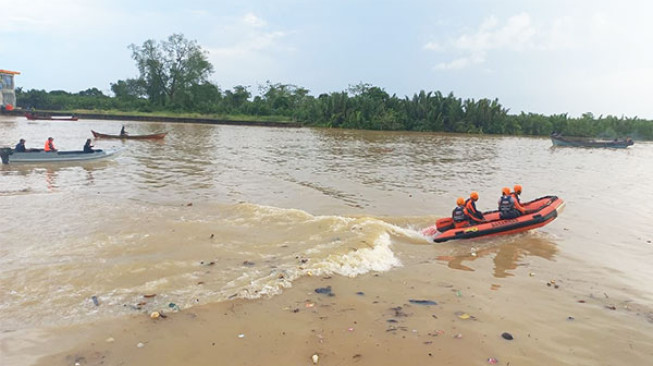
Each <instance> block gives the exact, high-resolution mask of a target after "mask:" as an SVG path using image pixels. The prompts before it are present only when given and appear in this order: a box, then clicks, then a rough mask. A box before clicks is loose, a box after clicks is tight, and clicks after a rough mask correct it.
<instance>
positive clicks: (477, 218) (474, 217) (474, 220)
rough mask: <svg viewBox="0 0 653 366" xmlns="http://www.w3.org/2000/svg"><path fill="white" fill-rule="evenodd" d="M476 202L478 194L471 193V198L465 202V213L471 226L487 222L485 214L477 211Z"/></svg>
mask: <svg viewBox="0 0 653 366" xmlns="http://www.w3.org/2000/svg"><path fill="white" fill-rule="evenodd" d="M476 201H478V192H472V193H470V194H469V198H468V199H467V201H465V208H464V212H465V215H467V216H468V217H469V223H470V224H471V225H474V224H478V223H481V222H483V221H485V217H483V213H482V212H480V211H479V210H477V209H476Z"/></svg>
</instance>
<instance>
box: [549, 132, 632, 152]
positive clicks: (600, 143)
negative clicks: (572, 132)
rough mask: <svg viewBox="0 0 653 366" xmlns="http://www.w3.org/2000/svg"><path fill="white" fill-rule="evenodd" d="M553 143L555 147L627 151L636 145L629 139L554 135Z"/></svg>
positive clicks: (552, 137)
mask: <svg viewBox="0 0 653 366" xmlns="http://www.w3.org/2000/svg"><path fill="white" fill-rule="evenodd" d="M551 141H552V142H553V146H566V147H603V148H613V149H625V148H627V147H628V146H631V145H633V144H634V142H633V140H631V139H630V138H627V139H625V140H617V139H615V140H593V139H587V138H581V137H574V138H570V137H562V136H561V135H556V134H552V135H551Z"/></svg>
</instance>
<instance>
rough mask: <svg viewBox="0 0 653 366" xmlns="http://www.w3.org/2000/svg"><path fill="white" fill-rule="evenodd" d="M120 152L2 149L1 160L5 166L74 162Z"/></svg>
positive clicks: (100, 157)
mask: <svg viewBox="0 0 653 366" xmlns="http://www.w3.org/2000/svg"><path fill="white" fill-rule="evenodd" d="M118 151H119V150H99V149H98V150H95V151H93V152H88V153H87V152H83V151H81V150H72V151H54V152H45V151H43V150H40V149H39V150H36V151H27V152H16V151H14V150H13V149H11V148H2V149H0V158H2V163H3V164H16V163H47V162H74V161H87V160H97V159H104V158H107V157H109V156H112V155H114V154H115V153H117V152H118Z"/></svg>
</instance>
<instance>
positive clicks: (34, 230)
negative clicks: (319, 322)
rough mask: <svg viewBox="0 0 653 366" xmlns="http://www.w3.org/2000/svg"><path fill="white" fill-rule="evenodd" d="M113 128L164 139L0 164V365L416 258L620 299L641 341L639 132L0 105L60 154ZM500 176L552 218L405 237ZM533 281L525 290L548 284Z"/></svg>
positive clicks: (411, 263) (643, 270) (33, 141)
mask: <svg viewBox="0 0 653 366" xmlns="http://www.w3.org/2000/svg"><path fill="white" fill-rule="evenodd" d="M122 124H124V125H125V127H126V129H127V131H128V132H130V133H131V134H147V133H155V132H160V131H167V132H168V135H167V137H166V138H165V139H164V140H162V141H136V140H125V141H120V140H111V139H98V140H94V145H95V148H103V149H109V148H120V149H121V152H120V153H119V154H118V155H117V156H115V157H112V158H109V159H107V160H103V161H94V162H87V163H81V164H80V163H77V164H70V163H62V164H31V165H12V164H9V165H3V166H2V167H1V168H0V182H1V183H0V207H1V209H2V213H3V214H2V218H0V242H1V243H2V244H1V247H0V281H1V285H0V294H1V296H2V303H1V304H0V322H1V328H2V329H1V330H2V332H3V336H2V348H3V354H4V355H5V356H1V357H6V359H5V360H6V361H11V363H12V364H14V362H18V363H19V364H20V363H24V364H31V363H32V362H35V359H36V356H42V355H40V354H38V352H36V351H29V352H26V351H25V349H24V348H22V347H23V346H22V345H21V344H22V343H20V342H18V341H17V340H16V338H20V337H21V336H20V335H21V334H29V332H32V331H35V330H44V329H48V330H50V331H52V330H53V329H54V331H55V332H56V330H57V329H59V328H61V329H64V328H66V327H70V326H78V325H85V324H93V323H97V322H101V321H104V320H111V319H124V318H125V317H129V316H133V315H134V314H138V313H142V312H147V313H149V312H151V311H153V310H156V309H162V308H165V309H168V307H169V308H170V309H174V310H177V309H192V308H195V307H198V306H204V305H210V304H216V303H227V302H229V301H234V299H259V298H261V299H265V298H270V296H271V295H274V296H272V297H276V296H280V294H283V293H284V291H287V290H288V289H290V288H292V286H293V284H294V283H296V282H297V281H299V280H300V279H302V278H307V277H311V276H342V277H344V278H350V279H351V278H353V279H354V281H356V278H359V279H360V283H362V282H363V281H364V280H363V278H367V277H365V276H370V275H372V274H384V275H386V276H390V278H392V276H393V273H397V275H395V276H397V277H396V278H399V277H401V278H403V279H404V281H411V280H414V281H419V280H420V279H423V278H424V274H425V271H424V269H420V268H421V266H423V265H424V263H425V260H426V261H427V262H428V263H429V265H430V266H431V267H430V268H431V269H430V270H429V271H432V270H433V268H436V269H437V271H439V272H440V273H442V274H441V276H442V278H449V279H452V278H453V279H456V280H460V281H463V282H465V281H467V280H469V281H470V282H471V281H472V279H473V281H478V277H475V276H481V278H482V279H481V281H484V282H485V284H486V285H487V286H486V287H490V286H494V287H493V288H492V290H495V291H496V290H497V289H498V287H497V286H499V287H500V286H503V288H510V284H511V281H513V282H512V283H513V284H514V285H516V284H517V283H519V282H518V281H527V280H528V279H529V276H530V277H536V276H540V274H541V273H546V276H547V277H546V280H547V281H548V280H550V279H552V278H556V279H557V281H558V284H560V283H564V285H563V287H564V290H565V291H568V295H569V298H574V299H575V298H580V297H582V296H589V297H590V298H595V297H597V296H598V297H603V299H602V300H601V301H602V302H601V303H600V305H602V306H607V307H608V308H610V307H612V306H613V304H617V305H618V306H617V307H619V306H623V305H624V304H627V305H628V306H631V307H637V309H639V310H638V311H637V312H636V314H633V312H632V311H631V312H627V313H626V314H624V315H623V316H624V317H631V318H633V319H635V320H633V323H634V324H638V323H639V324H641V327H642V328H641V329H639V330H638V331H641V332H644V333H647V334H649V335H651V334H653V332H652V331H651V329H652V324H653V315H651V314H653V313H651V309H653V266H651V261H652V260H653V243H652V240H653V230H652V229H651V220H652V219H653V208H652V207H651V205H650V203H649V202H648V201H649V200H648V199H647V198H648V197H651V193H650V182H651V180H653V168H652V166H651V162H652V161H653V144H651V143H648V142H640V141H636V143H635V145H634V146H632V147H630V148H628V149H621V150H612V149H582V148H553V147H552V146H551V141H550V140H549V139H547V138H539V137H502V136H476V135H445V134H437V133H412V132H372V131H352V130H338V129H320V128H269V127H247V126H226V125H200V124H183V123H182V124H174V123H149V122H137V123H136V122H129V121H124V122H119V121H118V122H116V121H99V120H80V121H76V122H69V121H65V122H64V121H27V120H25V119H24V118H22V117H7V116H0V146H13V145H14V144H15V143H16V142H17V141H18V139H20V138H25V139H26V140H27V144H26V145H27V146H28V147H42V145H43V143H44V141H45V140H46V139H47V137H48V136H52V137H54V138H55V140H54V142H55V145H56V146H57V148H58V149H60V150H76V149H81V147H82V146H83V144H84V142H85V140H86V139H87V138H90V137H92V136H91V132H90V130H91V129H93V130H95V131H98V132H102V133H117V132H118V131H120V127H121V125H122ZM517 183H519V184H521V185H522V186H523V187H524V191H523V194H522V200H530V199H534V198H537V197H540V196H545V195H557V196H559V197H561V198H562V199H563V200H564V201H565V203H566V205H565V210H564V211H563V213H562V214H561V215H560V216H559V217H558V218H557V219H556V220H555V221H553V222H552V223H550V224H549V225H547V226H545V227H543V228H540V229H538V230H535V231H532V232H527V233H522V234H517V235H511V236H505V237H496V238H493V239H480V240H473V241H461V242H447V243H443V244H433V243H430V242H429V241H428V239H427V238H425V237H423V236H422V235H421V234H420V231H421V229H422V228H424V227H427V226H429V225H431V224H432V223H433V221H434V220H435V219H437V218H439V217H445V216H448V215H450V213H451V210H452V209H453V207H454V206H455V201H456V198H457V197H458V196H463V197H467V196H468V195H469V192H470V191H472V190H475V191H478V192H479V195H480V200H479V201H478V202H477V206H478V207H479V208H480V209H482V210H494V209H496V205H497V200H498V198H499V196H500V194H501V188H502V187H504V186H509V187H512V185H513V184H517ZM411 268H413V269H414V271H413V270H411ZM398 273H402V274H401V275H398ZM466 278H467V280H466ZM537 279H538V280H540V281H544V280H545V278H543V277H537ZM390 282H391V281H390ZM390 282H388V283H385V284H378V285H376V286H379V289H380V288H381V287H384V286H392V285H389V283H390ZM543 283H546V286H545V285H542V286H540V287H537V288H531V289H529V290H524V291H525V296H528V294H537V293H541V292H543V291H548V290H550V288H548V287H550V285H551V284H552V282H546V281H545V282H542V283H541V284H543ZM497 284H499V285H497ZM371 286H373V285H371ZM504 291H505V292H509V290H504ZM496 292H497V293H501V290H499V291H496ZM144 294H151V295H154V294H157V295H156V296H152V297H148V298H147V300H146V301H143V295H144ZM606 299H613V301H607V302H606ZM262 301H265V300H262ZM622 320H623V319H622ZM617 323H618V321H617ZM610 324H611V323H610ZM599 328H600V327H599ZM635 328H637V326H635ZM597 329H598V328H597ZM595 330H596V329H594V330H593V329H591V328H589V329H586V330H585V331H586V332H587V333H591V332H593V331H595ZM14 337H15V338H14ZM24 339H31V338H30V336H24ZM55 348H57V347H55ZM30 352H31V353H32V356H34V357H29V356H30V354H29V353H30ZM642 352H643V353H641V354H637V353H636V352H635V356H634V357H636V358H635V359H634V361H637V360H638V358H637V357H640V355H649V354H650V353H646V352H647V351H646V350H644V351H642ZM649 352H653V351H651V350H649ZM26 353H27V355H26ZM590 359H591V358H590ZM3 364H4V363H3ZM588 364H592V363H591V362H590V363H588ZM606 364H607V363H606Z"/></svg>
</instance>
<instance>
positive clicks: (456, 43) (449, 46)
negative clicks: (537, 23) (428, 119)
mask: <svg viewBox="0 0 653 366" xmlns="http://www.w3.org/2000/svg"><path fill="white" fill-rule="evenodd" d="M536 34H537V31H536V29H535V27H534V26H533V24H532V21H531V17H530V15H528V14H526V13H521V14H517V15H514V16H512V17H510V18H508V20H507V21H506V22H505V23H504V24H502V23H501V22H500V21H499V19H497V18H496V17H494V16H491V17H488V18H486V19H485V20H484V21H483V22H482V23H481V24H480V25H479V26H478V29H477V30H476V31H475V32H472V33H469V34H462V35H459V36H458V37H456V38H454V39H449V40H446V41H445V42H444V46H441V45H440V43H438V42H434V41H429V42H428V43H426V44H425V45H424V46H423V47H422V48H423V49H425V50H429V51H438V52H445V53H448V54H458V55H460V56H459V57H457V58H455V59H454V60H452V61H448V62H441V63H439V64H437V65H436V69H440V70H451V69H463V68H467V67H470V66H472V65H475V64H482V63H484V62H485V61H486V60H487V54H488V53H489V52H491V51H494V50H513V51H519V50H523V49H526V48H530V47H533V44H534V42H535V41H534V38H535V36H536Z"/></svg>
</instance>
